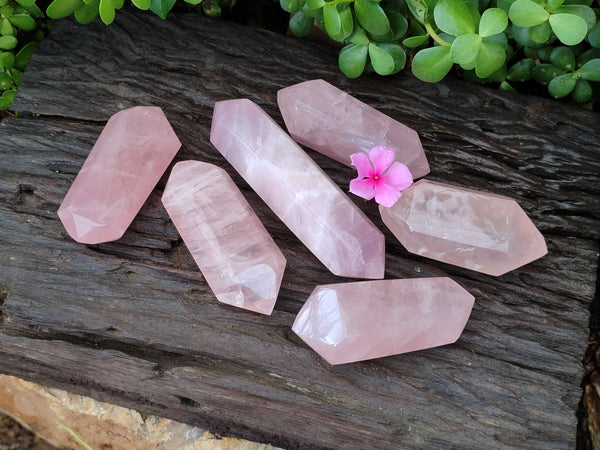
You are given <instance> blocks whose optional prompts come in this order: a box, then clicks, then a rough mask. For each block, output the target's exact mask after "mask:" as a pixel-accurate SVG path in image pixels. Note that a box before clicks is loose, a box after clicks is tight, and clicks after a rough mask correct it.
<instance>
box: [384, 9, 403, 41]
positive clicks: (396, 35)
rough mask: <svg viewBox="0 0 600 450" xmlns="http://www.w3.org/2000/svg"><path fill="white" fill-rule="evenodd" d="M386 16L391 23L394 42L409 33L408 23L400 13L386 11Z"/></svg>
mask: <svg viewBox="0 0 600 450" xmlns="http://www.w3.org/2000/svg"><path fill="white" fill-rule="evenodd" d="M386 15H387V16H388V18H389V21H390V28H391V29H392V39H391V40H392V41H397V40H399V39H400V38H402V36H404V35H405V34H406V32H407V31H408V21H407V20H406V17H404V16H403V15H402V14H400V13H399V12H396V11H394V10H390V11H386Z"/></svg>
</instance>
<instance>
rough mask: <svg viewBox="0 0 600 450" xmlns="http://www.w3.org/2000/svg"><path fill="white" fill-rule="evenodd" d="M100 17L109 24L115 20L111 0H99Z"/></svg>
mask: <svg viewBox="0 0 600 450" xmlns="http://www.w3.org/2000/svg"><path fill="white" fill-rule="evenodd" d="M99 11H100V18H101V19H102V22H104V23H105V24H106V25H110V24H111V23H112V21H113V20H115V7H114V6H113V3H112V1H111V0H100V7H99Z"/></svg>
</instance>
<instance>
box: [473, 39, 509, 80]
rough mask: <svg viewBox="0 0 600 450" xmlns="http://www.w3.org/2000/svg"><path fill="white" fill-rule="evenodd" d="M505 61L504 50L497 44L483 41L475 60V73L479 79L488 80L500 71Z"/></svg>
mask: <svg viewBox="0 0 600 450" xmlns="http://www.w3.org/2000/svg"><path fill="white" fill-rule="evenodd" d="M505 61H506V52H505V51H504V48H502V47H501V46H500V45H498V44H496V43H495V42H488V41H483V42H482V43H481V49H480V50H479V53H477V58H475V73H476V74H477V76H478V77H479V78H487V77H489V76H490V75H492V74H493V73H494V72H496V71H497V70H498V69H500V68H501V67H502V65H503V64H504V62H505Z"/></svg>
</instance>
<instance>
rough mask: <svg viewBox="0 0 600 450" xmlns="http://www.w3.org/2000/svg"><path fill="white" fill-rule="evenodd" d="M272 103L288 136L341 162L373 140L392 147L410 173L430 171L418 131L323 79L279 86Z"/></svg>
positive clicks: (370, 144) (374, 143)
mask: <svg viewBox="0 0 600 450" xmlns="http://www.w3.org/2000/svg"><path fill="white" fill-rule="evenodd" d="M277 103H278V104H279V109H280V110H281V114H282V116H283V120H284V121H285V125H286V127H287V129H288V131H289V132H290V134H291V135H292V137H293V138H294V139H295V140H296V141H297V142H299V143H301V144H303V145H306V146H307V147H310V148H312V149H313V150H316V151H318V152H321V153H323V154H325V155H327V156H329V157H330V158H333V159H335V160H337V161H339V162H341V163H343V164H346V165H348V166H349V165H350V155H352V154H353V153H356V152H360V151H363V152H367V151H369V149H371V148H372V147H374V146H376V145H386V146H388V147H391V148H393V149H394V150H395V151H396V161H399V162H401V163H403V164H406V166H408V168H409V169H410V171H411V173H412V174H413V177H414V178H420V177H422V176H424V175H427V174H428V173H429V164H428V163H427V158H426V157H425V152H424V151H423V146H422V145H421V140H420V139H419V135H418V134H417V132H416V131H415V130H413V129H411V128H409V127H407V126H406V125H403V124H401V123H400V122H398V121H396V120H394V119H392V118H391V117H389V116H386V115H385V114H383V113H381V112H379V111H377V110H376V109H374V108H372V107H370V106H369V105H366V104H365V103H363V102H361V101H360V100H358V99H356V98H354V97H352V96H351V95H349V94H347V93H346V92H344V91H342V90H340V89H338V88H336V87H335V86H332V85H331V84H329V83H327V82H326V81H323V80H311V81H305V82H303V83H299V84H295V85H293V86H290V87H287V88H284V89H281V90H280V91H279V92H278V93H277Z"/></svg>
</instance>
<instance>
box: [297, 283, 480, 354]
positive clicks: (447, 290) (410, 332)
mask: <svg viewBox="0 0 600 450" xmlns="http://www.w3.org/2000/svg"><path fill="white" fill-rule="evenodd" d="M474 301H475V299H474V298H473V296H472V295H471V294H469V293H468V292H467V291H465V290H464V289H463V288H462V287H460V286H459V285H458V284H457V283H456V282H454V281H453V280H451V279H450V278H414V279H403V280H378V281H362V282H357V283H341V284H330V285H321V286H317V287H316V288H315V290H314V291H313V292H312V294H311V295H310V297H309V298H308V300H307V301H306V303H305V304H304V306H303V307H302V309H301V310H300V312H299V313H298V316H296V320H295V321H294V325H293V326H292V329H293V330H294V332H295V333H296V334H297V335H298V336H300V338H302V340H304V342H306V343H307V344H308V345H309V346H310V347H311V348H312V349H313V350H314V351H316V352H317V353H318V354H319V355H321V356H322V357H323V358H324V359H325V360H326V361H327V362H328V363H330V364H345V363H350V362H355V361H363V360H367V359H373V358H380V357H383V356H390V355H397V354H400V353H406V352H412V351H416V350H423V349H426V348H431V347H437V346H440V345H446V344H451V343H453V342H455V341H456V340H457V339H458V338H459V337H460V335H461V333H462V331H463V329H464V327H465V324H466V323H467V320H468V319H469V316H470V314H471V309H472V307H473V303H474Z"/></svg>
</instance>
